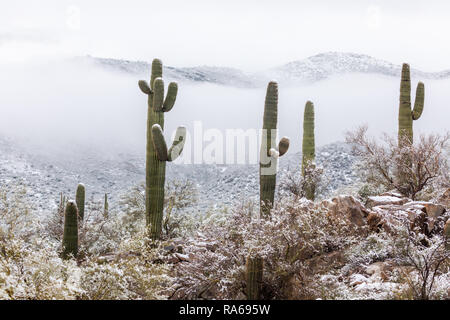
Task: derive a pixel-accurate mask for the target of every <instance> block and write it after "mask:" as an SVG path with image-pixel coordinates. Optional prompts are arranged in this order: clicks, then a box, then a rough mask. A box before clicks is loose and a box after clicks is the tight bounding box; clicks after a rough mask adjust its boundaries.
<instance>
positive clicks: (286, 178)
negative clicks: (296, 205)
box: [278, 162, 323, 199]
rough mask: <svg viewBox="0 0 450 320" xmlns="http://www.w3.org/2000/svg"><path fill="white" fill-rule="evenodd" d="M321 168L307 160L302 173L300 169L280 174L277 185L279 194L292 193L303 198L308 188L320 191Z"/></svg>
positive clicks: (298, 197)
mask: <svg viewBox="0 0 450 320" xmlns="http://www.w3.org/2000/svg"><path fill="white" fill-rule="evenodd" d="M322 174H323V168H321V167H319V166H316V165H315V163H311V162H307V163H306V164H305V167H304V173H303V174H302V172H301V170H300V169H297V170H289V169H288V170H287V171H286V172H285V174H283V175H282V179H281V180H280V185H279V189H278V190H279V193H280V194H281V195H289V194H290V195H293V196H294V197H296V198H297V199H300V198H305V197H306V194H307V192H308V190H315V192H316V193H320V192H321V187H322V185H321V182H322Z"/></svg>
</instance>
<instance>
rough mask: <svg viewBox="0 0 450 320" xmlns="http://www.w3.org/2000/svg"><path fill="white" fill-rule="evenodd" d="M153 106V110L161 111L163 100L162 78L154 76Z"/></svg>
mask: <svg viewBox="0 0 450 320" xmlns="http://www.w3.org/2000/svg"><path fill="white" fill-rule="evenodd" d="M153 91H154V94H153V108H154V109H155V111H162V107H163V102H164V80H163V79H162V78H156V79H155V81H154V82H153Z"/></svg>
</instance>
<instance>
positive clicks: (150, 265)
mask: <svg viewBox="0 0 450 320" xmlns="http://www.w3.org/2000/svg"><path fill="white" fill-rule="evenodd" d="M160 253H161V249H160V248H158V247H156V246H155V244H154V243H153V242H152V241H151V240H150V239H149V238H148V237H147V236H146V232H145V228H141V230H140V231H139V232H138V233H137V234H136V235H135V236H134V237H133V238H128V239H125V240H124V241H123V242H122V243H121V244H120V247H119V249H118V250H117V251H116V252H114V254H113V255H109V256H105V257H100V258H98V257H97V258H95V259H88V260H87V261H86V262H85V263H84V264H83V267H82V270H81V279H80V287H81V289H82V292H83V293H82V296H81V297H82V298H83V299H90V300H92V299H94V300H101V299H109V300H110V299H165V298H166V297H167V288H168V287H169V286H170V284H171V282H172V279H171V277H170V276H169V268H168V266H167V265H166V264H164V263H162V260H161V256H160Z"/></svg>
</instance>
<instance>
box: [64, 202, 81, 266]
mask: <svg viewBox="0 0 450 320" xmlns="http://www.w3.org/2000/svg"><path fill="white" fill-rule="evenodd" d="M77 254H78V208H77V205H76V203H75V201H73V200H70V201H68V202H67V205H66V210H65V213H64V234H63V258H64V259H68V258H70V256H74V257H76V256H77Z"/></svg>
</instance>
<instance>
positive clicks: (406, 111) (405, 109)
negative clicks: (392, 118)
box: [398, 63, 425, 145]
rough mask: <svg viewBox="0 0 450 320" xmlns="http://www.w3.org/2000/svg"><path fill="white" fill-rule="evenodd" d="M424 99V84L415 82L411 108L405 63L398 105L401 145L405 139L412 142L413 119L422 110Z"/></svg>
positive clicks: (420, 113) (418, 115) (407, 69)
mask: <svg viewBox="0 0 450 320" xmlns="http://www.w3.org/2000/svg"><path fill="white" fill-rule="evenodd" d="M424 101H425V86H424V84H423V83H422V82H419V83H418V84H417V89H416V98H415V102H414V109H413V110H411V76H410V69H409V65H408V64H407V63H404V64H403V67H402V79H401V82H400V106H399V113H398V142H399V145H401V144H402V143H403V142H402V141H404V140H405V138H406V139H407V141H409V142H410V143H412V142H413V120H418V119H419V118H420V116H421V115H422V112H423V106H424Z"/></svg>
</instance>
